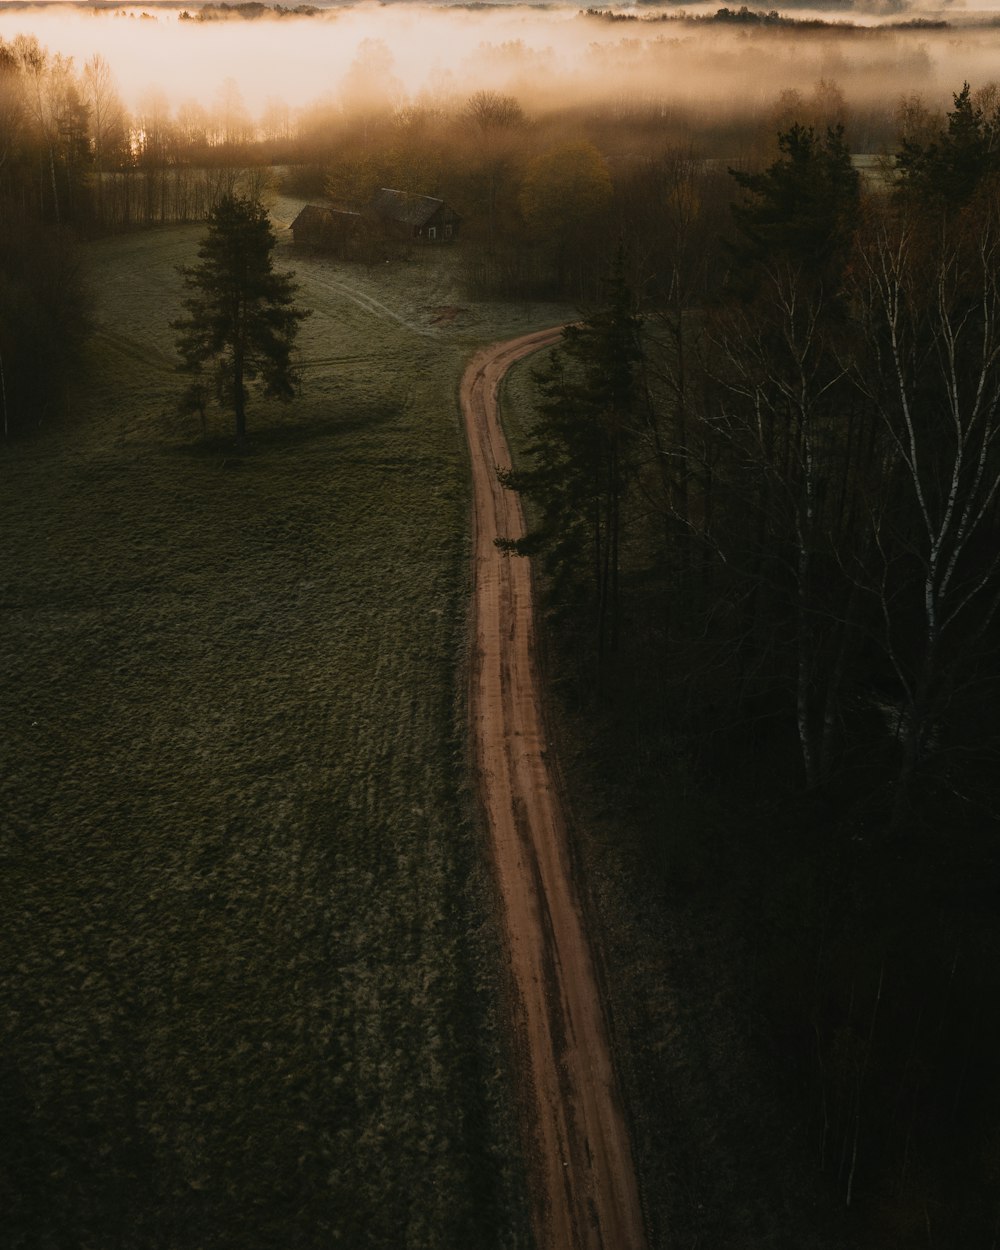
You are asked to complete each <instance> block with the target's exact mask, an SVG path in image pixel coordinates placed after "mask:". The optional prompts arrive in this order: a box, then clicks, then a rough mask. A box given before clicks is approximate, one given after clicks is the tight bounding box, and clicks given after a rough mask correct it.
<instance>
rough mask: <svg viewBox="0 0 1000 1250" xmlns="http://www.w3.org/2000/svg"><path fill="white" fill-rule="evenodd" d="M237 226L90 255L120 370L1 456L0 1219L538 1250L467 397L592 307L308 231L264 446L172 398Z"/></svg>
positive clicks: (103, 347) (181, 1249) (96, 358)
mask: <svg viewBox="0 0 1000 1250" xmlns="http://www.w3.org/2000/svg"><path fill="white" fill-rule="evenodd" d="M284 207H286V208H287V203H285V204H284ZM281 209H282V203H279V204H278V205H277V206H276V210H275V214H276V217H277V218H278V220H279V222H280V220H281ZM200 234H201V231H200V230H199V229H197V228H183V229H181V228H178V229H167V230H163V231H160V232H157V233H152V234H142V235H133V236H129V237H127V238H124V239H118V240H112V241H106V242H102V243H99V244H96V245H93V246H92V247H91V248H90V249H89V256H88V261H89V266H90V269H91V276H92V279H93V284H94V288H95V291H96V292H97V307H96V312H95V316H96V323H97V329H96V333H95V336H94V340H93V359H92V365H91V371H90V374H89V376H88V377H87V378H86V379H84V380H82V381H81V385H80V387H79V390H78V393H77V396H76V398H75V401H74V404H73V408H72V411H71V412H70V413H69V414H68V417H67V419H66V421H65V422H64V423H63V424H62V425H60V426H59V427H58V428H51V429H47V430H42V431H40V432H39V434H38V435H37V436H36V437H35V438H33V439H30V440H26V441H22V442H20V443H18V444H15V445H12V446H10V447H7V448H4V449H2V453H0V473H2V477H0V527H2V532H3V534H4V543H3V553H2V557H0V613H2V618H0V619H2V624H3V632H2V643H0V688H2V690H3V697H2V705H0V722H2V723H0V812H2V813H3V820H2V824H3V829H4V833H3V838H2V843H0V854H2V856H3V864H2V877H0V985H2V991H0V993H2V1002H3V1009H4V1010H3V1021H4V1023H3V1026H2V1028H3V1046H2V1050H3V1058H2V1060H0V1063H2V1065H3V1067H2V1072H0V1105H2V1114H3V1118H4V1121H5V1127H4V1132H3V1135H2V1137H3V1144H2V1145H0V1151H2V1154H3V1159H2V1164H3V1166H2V1168H0V1176H4V1177H5V1178H6V1179H4V1180H3V1181H2V1182H0V1185H2V1191H0V1210H2V1211H3V1212H4V1214H3V1215H0V1222H2V1236H0V1240H2V1241H3V1242H4V1244H6V1245H9V1246H11V1247H21V1246H23V1247H32V1248H34V1247H49V1246H53V1247H54V1246H63V1245H67V1246H69V1245H72V1246H73V1247H78V1248H79V1250H85V1248H87V1247H94V1248H95V1250H97V1248H100V1250H106V1248H108V1247H112V1246H121V1247H142V1248H143V1250H145V1248H147V1247H160V1246H163V1247H177V1250H192V1248H197V1247H209V1246H212V1247H216V1246H218V1247H223V1246H233V1247H236V1246H239V1247H242V1248H253V1247H265V1246H266V1247H272V1246H273V1247H292V1246H294V1247H309V1246H313V1245H316V1246H319V1245H323V1246H329V1245H331V1244H340V1245H344V1246H347V1247H386V1248H389V1247H392V1248H393V1250H399V1248H400V1247H414V1248H416V1250H434V1248H435V1247H442V1248H443V1247H449V1248H450V1247H463V1248H464V1247H477V1246H481V1247H500V1246H505V1247H515V1246H523V1245H527V1244H528V1242H529V1233H528V1226H527V1218H526V1203H525V1197H524V1181H523V1176H522V1171H521V1165H520V1163H519V1162H518V1151H517V1147H516V1135H515V1126H514V1123H513V1117H512V1114H511V1103H510V1100H509V1092H508V1091H509V1084H510V1073H509V1067H508V1055H507V1052H506V1049H505V1042H504V1037H503V1027H504V1022H503V1012H502V1006H501V1005H500V1003H499V1001H498V994H499V991H498V987H499V984H500V980H499V975H498V961H499V958H500V956H499V947H498V933H497V926H496V923H495V904H494V898H493V894H492V886H491V884H490V881H489V876H488V872H487V871H486V869H485V867H484V848H483V845H482V839H481V835H480V832H479V831H478V829H477V827H476V824H475V820H474V818H473V814H472V803H471V799H470V796H469V794H468V791H467V767H466V764H467V761H466V754H465V743H464V737H463V730H464V719H463V718H464V706H463V700H464V685H463V677H462V667H461V660H462V652H463V648H464V646H465V637H466V635H465V605H466V594H467V554H468V553H467V540H466V533H467V529H468V493H467V489H468V488H467V472H466V456H465V449H464V441H463V437H462V434H461V429H460V426H459V421H458V413H457V405H456V390H457V383H458V378H459V375H460V372H461V368H462V364H463V362H464V360H465V359H466V357H467V355H468V354H469V352H470V351H471V350H472V349H473V348H474V347H475V346H476V345H477V344H478V343H480V342H483V341H487V340H489V339H492V338H499V337H503V336H505V335H506V334H508V333H513V332H515V331H516V330H517V329H519V328H522V327H525V328H527V327H531V326H535V325H538V324H544V323H545V321H546V320H547V318H548V317H549V316H550V315H551V316H552V319H553V320H555V319H557V317H558V315H559V310H549V309H537V308H536V309H525V308H522V309H503V308H492V309H491V308H487V307H484V306H475V307H470V306H469V305H468V304H467V302H465V301H462V300H461V298H460V296H457V295H456V293H455V288H454V274H455V273H456V272H457V260H456V257H455V255H454V254H448V253H438V254H437V256H436V257H435V256H433V255H430V254H420V255H419V256H417V257H416V258H415V259H414V260H413V261H412V262H410V263H409V264H408V265H397V266H393V267H389V268H388V269H386V270H383V271H378V272H376V273H366V272H364V271H361V270H357V269H353V268H347V267H344V266H338V265H336V264H333V263H331V262H328V261H325V260H323V259H321V258H309V257H306V258H304V259H297V260H295V261H294V264H295V265H296V267H297V269H298V274H299V278H300V281H301V283H302V289H301V292H300V296H299V302H300V303H301V304H303V305H304V306H306V307H309V308H312V309H313V310H314V313H313V316H312V317H311V318H310V320H309V321H308V322H306V323H305V327H304V330H303V333H302V355H303V377H304V380H305V389H304V390H303V394H302V396H301V398H300V399H298V400H297V401H296V402H295V403H294V404H293V405H292V406H291V407H290V408H288V409H283V408H281V407H271V406H269V405H266V404H262V403H259V402H258V403H256V404H254V405H253V406H252V407H251V409H250V412H249V429H250V451H249V454H248V455H246V456H244V457H236V456H234V455H233V453H232V450H231V447H230V444H229V440H228V418H225V417H223V416H213V417H212V419H211V424H210V428H209V430H208V435H207V437H206V438H202V437H201V436H200V432H199V428H198V422H197V419H196V418H188V417H185V418H179V417H178V416H177V415H176V414H175V410H174V402H175V396H176V393H177V391H178V389H179V384H180V379H178V378H177V377H176V375H175V373H174V355H173V333H172V331H171V330H170V328H169V322H170V320H171V319H172V318H173V317H175V316H177V315H178V314H179V312H180V299H181V298H182V295H183V291H182V288H181V284H180V281H179V279H178V277H177V274H176V270H175V266H176V265H177V264H180V263H190V262H191V260H192V259H193V257H194V252H195V248H196V246H197V241H198V238H199V237H200ZM279 250H280V252H281V253H282V254H281V256H280V258H279V263H281V264H288V263H293V258H292V254H291V251H290V248H289V247H288V245H287V243H285V242H282V245H281V248H280V249H279ZM359 297H361V298H362V304H364V306H362V305H361V304H359V302H358V298H359ZM375 300H377V301H378V303H379V304H380V305H383V306H384V308H382V309H379V308H378V307H377V306H376V304H375V303H373V301H375ZM442 306H443V307H446V308H448V309H449V310H450V309H453V308H456V307H458V306H461V309H462V311H459V312H456V313H453V314H452V313H450V312H449V314H448V316H447V317H446V318H445V320H444V321H443V322H435V321H434V318H435V317H436V316H438V310H439V309H440V308H441V307H442ZM4 1191H5V1192H4Z"/></svg>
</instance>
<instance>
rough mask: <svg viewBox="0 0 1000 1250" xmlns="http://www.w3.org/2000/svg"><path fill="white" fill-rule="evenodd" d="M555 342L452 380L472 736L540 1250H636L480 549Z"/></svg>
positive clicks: (514, 575)
mask: <svg viewBox="0 0 1000 1250" xmlns="http://www.w3.org/2000/svg"><path fill="white" fill-rule="evenodd" d="M559 334H560V330H559V329H558V328H557V329H552V330H542V331H539V332H538V333H535V334H529V335H525V336H524V337H522V338H517V339H513V340H511V341H510V342H508V343H501V344H499V345H495V346H493V347H490V348H487V349H486V350H484V351H482V352H480V353H479V354H478V355H477V356H475V357H474V358H473V360H472V361H471V363H470V364H469V366H468V368H467V369H466V371H465V375H464V377H463V379H462V386H461V400H462V409H463V412H464V415H465V421H466V429H467V433H468V439H469V448H470V451H471V459H472V475H473V496H474V514H475V546H474V588H473V603H474V630H475V648H474V653H473V671H472V687H471V720H472V732H473V741H474V746H475V757H476V764H477V768H478V773H479V788H480V795H481V799H482V803H483V806H484V808H485V812H486V817H487V820H488V822H489V826H490V830H491V832H492V840H493V858H494V865H495V871H496V874H497V879H498V881H499V884H500V888H501V892H502V894H503V898H504V902H505V911H506V916H505V918H506V935H507V943H508V951H509V957H510V963H511V971H512V982H513V987H514V993H513V995H512V998H513V1000H514V1001H513V1011H514V1015H515V1022H514V1023H515V1029H516V1035H517V1041H518V1048H519V1051H520V1053H521V1055H522V1058H523V1065H524V1071H523V1076H522V1091H523V1103H524V1107H525V1119H526V1122H527V1126H526V1140H527V1141H528V1142H529V1151H530V1158H529V1166H530V1172H531V1174H532V1187H533V1194H532V1198H533V1203H534V1222H535V1230H536V1237H537V1241H538V1246H539V1250H599V1248H600V1250H642V1248H643V1247H645V1245H646V1241H645V1235H644V1231H643V1220H642V1211H641V1207H640V1202H639V1191H638V1186H637V1184H636V1178H635V1170H634V1167H633V1162H632V1150H631V1144H630V1141H629V1135H628V1130H627V1127H626V1125H625V1120H624V1117H623V1114H622V1109H621V1103H620V1099H619V1095H618V1089H617V1084H616V1081H615V1074H614V1070H613V1068H612V1064H611V1053H610V1047H609V1043H608V1035H607V1029H606V1027H605V1019H604V1015H603V1011H602V1006H601V996H600V991H599V989H598V984H597V979H596V976H595V973H594V965H593V961H592V958H591V953H590V946H589V944H588V941H587V936H586V933H585V931H584V924H583V916H582V913H581V910H580V904H579V900H578V897H577V892H576V889H575V886H574V883H573V872H572V866H571V862H570V856H569V851H568V846H567V839H566V826H565V819H564V816H563V812H562V809H561V806H560V799H559V793H558V789H557V786H556V785H555V784H554V780H553V775H552V773H551V772H550V769H549V764H548V760H547V743H546V738H545V721H544V716H543V712H542V707H541V700H540V683H539V680H538V671H537V662H536V655H535V643H534V618H533V608H532V590H531V569H530V565H529V563H528V561H527V560H522V559H518V558H517V557H508V556H504V555H502V554H501V553H500V552H499V551H498V549H497V548H496V546H495V544H494V541H493V540H494V538H496V537H497V536H503V537H508V538H517V537H519V536H520V535H522V534H523V533H524V519H523V515H522V512H521V505H520V501H519V499H518V497H517V495H516V494H515V493H513V492H512V491H507V490H504V489H503V488H502V487H501V486H500V484H499V482H498V481H497V477H496V472H495V469H496V466H497V465H503V466H506V465H509V464H510V457H509V453H508V450H507V444H506V441H505V439H504V435H503V431H502V428H501V426H500V420H499V414H498V404H497V393H498V387H499V385H500V381H501V379H502V378H503V375H504V373H505V372H506V371H507V369H509V368H510V366H511V365H512V364H513V363H514V362H515V361H517V360H520V359H521V358H522V357H524V356H527V355H529V354H530V353H532V352H536V351H539V350H540V349H541V348H544V347H547V346H549V345H550V344H552V343H554V342H555V341H556V339H558V337H559Z"/></svg>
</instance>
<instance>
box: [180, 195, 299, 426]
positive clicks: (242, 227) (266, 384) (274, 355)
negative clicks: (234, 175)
mask: <svg viewBox="0 0 1000 1250" xmlns="http://www.w3.org/2000/svg"><path fill="white" fill-rule="evenodd" d="M275 243H276V240H275V237H274V231H273V230H272V229H271V223H270V222H269V220H268V217H267V211H266V209H265V208H264V207H263V206H262V205H261V204H260V203H258V202H256V201H253V200H249V199H245V198H242V197H238V196H232V195H227V196H223V198H222V199H221V200H220V201H219V203H218V204H217V206H216V207H215V209H214V210H213V211H212V212H211V214H210V215H209V219H208V234H207V235H206V237H205V238H204V239H203V241H202V243H201V246H200V247H199V249H198V256H199V257H200V260H201V263H200V264H199V265H195V266H193V267H190V268H183V269H181V271H180V272H181V273H182V275H183V277H184V283H185V286H187V287H188V288H189V289H190V290H192V291H194V292H195V294H194V295H192V296H191V297H190V298H189V299H187V300H185V301H184V306H185V307H186V308H187V310H188V316H187V317H184V318H182V319H181V320H179V321H175V322H174V323H173V328H174V329H175V330H177V331H179V337H178V340H177V347H178V351H179V352H180V355H181V356H182V357H183V361H184V363H183V364H182V366H181V368H182V369H183V370H184V371H185V372H187V373H191V374H193V375H194V381H193V384H192V385H193V387H194V388H198V389H203V383H202V381H201V374H202V372H203V369H204V367H205V365H207V364H214V365H215V389H216V395H217V397H218V399H219V401H220V402H221V403H224V404H226V405H228V406H230V407H231V408H232V410H233V413H234V416H235V418H236V442H237V445H238V446H239V447H241V448H242V447H243V446H244V444H245V441H246V401H247V394H248V384H249V383H251V382H255V381H256V382H259V383H260V387H261V390H262V391H263V393H264V394H265V395H268V396H273V397H275V398H278V399H282V400H289V399H291V397H292V395H293V394H294V393H295V386H296V382H297V378H296V376H295V372H294V369H293V367H292V348H293V346H294V342H295V337H296V335H297V333H298V329H299V323H300V322H301V321H303V320H304V319H305V318H306V317H307V316H308V315H309V314H308V312H306V311H304V310H303V309H301V308H296V307H295V305H294V304H293V302H292V300H293V297H294V295H295V291H296V286H295V283H294V282H293V281H292V276H291V274H288V273H276V272H275V271H274V267H273V263H272V258H271V253H272V251H273V250H274V247H275Z"/></svg>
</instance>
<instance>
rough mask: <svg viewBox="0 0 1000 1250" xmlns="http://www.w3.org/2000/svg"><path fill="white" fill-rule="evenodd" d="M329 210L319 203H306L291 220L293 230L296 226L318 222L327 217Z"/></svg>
mask: <svg viewBox="0 0 1000 1250" xmlns="http://www.w3.org/2000/svg"><path fill="white" fill-rule="evenodd" d="M329 212H330V210H329V209H328V208H324V207H323V206H322V205H320V204H307V205H306V206H305V208H303V209H302V211H301V212H300V213H299V215H298V216H297V217H296V218H295V220H294V221H293V222H292V229H293V230H294V228H295V227H296V226H307V225H309V224H311V223H315V222H320V221H322V220H324V219H325V218H326V217H327V215H328V214H329Z"/></svg>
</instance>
